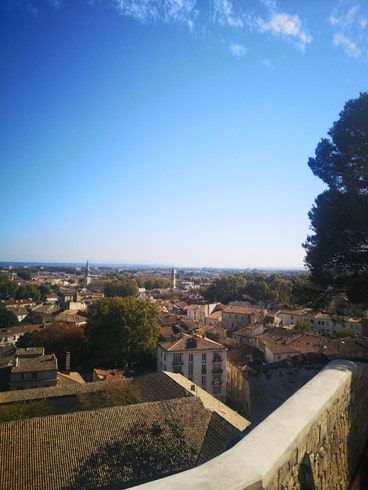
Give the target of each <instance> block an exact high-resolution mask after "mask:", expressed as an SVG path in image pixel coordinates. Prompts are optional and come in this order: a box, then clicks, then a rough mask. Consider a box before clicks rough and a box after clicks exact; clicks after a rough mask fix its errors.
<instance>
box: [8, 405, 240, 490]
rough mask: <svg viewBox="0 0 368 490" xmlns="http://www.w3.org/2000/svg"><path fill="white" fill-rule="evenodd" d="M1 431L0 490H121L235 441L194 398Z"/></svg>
mask: <svg viewBox="0 0 368 490" xmlns="http://www.w3.org/2000/svg"><path fill="white" fill-rule="evenodd" d="M212 417H214V419H213V421H212V422H211V420H212ZM0 431H1V438H0V460H1V461H2V465H1V470H0V471H1V478H0V488H1V489H4V490H5V489H9V488H11V489H12V490H27V489H29V490H31V489H32V490H33V489H34V488H47V489H50V490H54V489H55V490H56V489H81V488H84V489H87V488H107V487H108V488H112V487H113V488H115V485H119V488H125V486H126V484H128V483H130V484H137V483H140V482H144V481H147V480H150V479H155V478H158V477H161V476H164V475H167V474H171V473H175V472H178V471H183V470H185V469H188V468H190V467H193V466H195V465H196V464H198V463H203V462H205V461H207V460H208V459H209V458H210V457H213V456H217V455H218V454H220V453H221V452H222V451H223V450H224V449H226V448H227V447H228V445H229V444H230V443H231V441H232V440H233V439H234V437H236V436H237V435H239V431H236V429H234V428H230V427H229V424H228V423H226V422H225V421H223V420H222V419H221V417H220V416H218V415H215V416H214V414H213V412H211V411H209V410H207V409H205V408H204V406H203V404H202V403H201V401H200V400H199V398H197V397H186V398H180V399H172V400H165V401H160V402H152V403H143V404H137V405H130V406H125V407H114V408H108V409H101V410H96V411H87V412H77V413H72V414H67V415H62V416H50V417H41V418H37V419H28V420H20V421H15V422H7V423H3V424H1V425H0Z"/></svg>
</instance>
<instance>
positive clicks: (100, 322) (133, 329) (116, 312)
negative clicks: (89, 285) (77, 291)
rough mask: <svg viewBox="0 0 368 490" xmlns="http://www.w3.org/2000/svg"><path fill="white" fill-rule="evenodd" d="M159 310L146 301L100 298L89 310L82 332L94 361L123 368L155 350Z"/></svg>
mask: <svg viewBox="0 0 368 490" xmlns="http://www.w3.org/2000/svg"><path fill="white" fill-rule="evenodd" d="M157 316H158V309H157V308H156V306H155V305H153V304H152V303H149V302H148V301H144V300H140V299H136V298H132V297H127V298H119V297H115V298H102V299H100V300H98V301H95V302H93V303H91V305H90V306H89V307H88V321H87V325H86V327H85V333H86V336H87V339H88V342H89V346H90V350H91V352H92V354H93V355H94V356H95V357H96V362H98V363H99V364H100V365H104V366H109V367H124V366H125V365H126V364H127V363H131V362H133V361H137V360H138V359H140V358H141V356H142V355H145V354H147V353H149V352H150V351H151V350H152V349H155V347H156V343H157V339H158V336H159V331H160V328H159V325H158V323H157Z"/></svg>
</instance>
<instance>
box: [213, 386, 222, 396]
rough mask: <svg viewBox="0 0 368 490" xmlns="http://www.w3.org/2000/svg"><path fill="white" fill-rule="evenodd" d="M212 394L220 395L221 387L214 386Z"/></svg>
mask: <svg viewBox="0 0 368 490" xmlns="http://www.w3.org/2000/svg"><path fill="white" fill-rule="evenodd" d="M212 392H213V394H214V395H219V394H220V393H221V386H220V385H214V387H213V390H212Z"/></svg>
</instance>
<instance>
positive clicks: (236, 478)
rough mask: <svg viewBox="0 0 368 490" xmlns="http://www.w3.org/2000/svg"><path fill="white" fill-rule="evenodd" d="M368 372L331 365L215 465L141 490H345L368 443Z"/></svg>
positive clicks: (364, 368) (211, 463) (360, 367)
mask: <svg viewBox="0 0 368 490" xmlns="http://www.w3.org/2000/svg"><path fill="white" fill-rule="evenodd" d="M367 404H368V366H367V365H366V364H363V363H357V362H351V361H345V360H336V361H332V362H330V363H329V364H328V365H327V366H326V367H325V368H324V369H323V370H322V371H321V372H320V373H319V374H317V375H316V376H315V377H314V378H313V379H312V380H311V381H309V382H308V383H307V384H306V385H304V386H303V387H302V388H301V389H300V390H299V391H297V392H296V393H295V394H294V395H293V396H291V397H290V398H289V399H288V400H287V401H286V402H285V403H284V404H283V405H282V406H281V407H279V408H278V409H277V410H275V411H274V412H273V413H272V414H271V415H270V416H269V417H267V418H266V419H265V420H264V421H263V422H262V423H260V424H259V425H258V426H257V427H256V428H255V429H254V430H252V431H251V432H250V433H249V434H248V435H246V436H245V437H244V438H243V439H242V440H241V441H240V442H239V443H238V444H236V445H235V446H234V447H233V448H231V449H229V450H228V451H226V452H225V453H223V454H221V455H220V456H218V457H217V458H215V459H213V460H211V461H209V462H207V463H206V464H204V465H201V466H198V467H197V468H193V469H191V470H188V471H186V472H183V473H179V474H177V475H173V476H170V477H167V478H164V479H160V480H157V481H154V482H150V483H147V484H144V485H141V486H139V488H140V489H141V490H143V489H145V490H148V489H149V490H167V489H175V490H181V489H183V490H184V489H187V488H190V489H191V490H204V489H205V490H212V489H213V490H215V489H216V490H220V489H223V490H240V489H242V490H258V489H266V490H274V489H276V488H277V489H280V490H281V489H283V490H286V489H290V490H297V489H300V488H302V486H301V483H302V481H303V478H304V477H305V466H304V465H303V461H304V462H305V455H306V454H307V455H308V457H307V460H308V462H310V466H309V467H308V468H307V470H310V471H311V473H312V475H313V480H314V484H315V488H316V489H318V490H335V489H336V490H337V489H339V490H343V489H344V490H345V489H346V488H348V487H349V484H350V482H351V480H352V478H353V476H354V474H355V472H356V470H357V465H358V462H359V458H360V455H361V454H362V452H363V449H364V447H365V444H366V442H367V440H368V417H367V416H366V407H367Z"/></svg>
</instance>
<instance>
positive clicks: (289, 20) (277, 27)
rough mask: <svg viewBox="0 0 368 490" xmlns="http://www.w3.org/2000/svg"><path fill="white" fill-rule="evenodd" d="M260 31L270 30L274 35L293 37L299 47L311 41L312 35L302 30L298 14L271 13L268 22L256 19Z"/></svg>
mask: <svg viewBox="0 0 368 490" xmlns="http://www.w3.org/2000/svg"><path fill="white" fill-rule="evenodd" d="M258 25H259V28H260V30H261V31H262V32H271V33H272V34H274V35H276V36H290V37H294V38H295V39H296V40H297V41H298V44H299V46H300V47H301V48H304V47H305V46H306V45H307V44H309V43H310V42H311V41H312V37H311V36H310V35H309V34H307V33H306V32H304V31H303V30H302V23H301V20H300V18H299V16H298V15H289V14H285V13H277V14H273V15H272V17H271V20H270V21H269V22H265V21H264V20H262V19H259V20H258Z"/></svg>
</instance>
